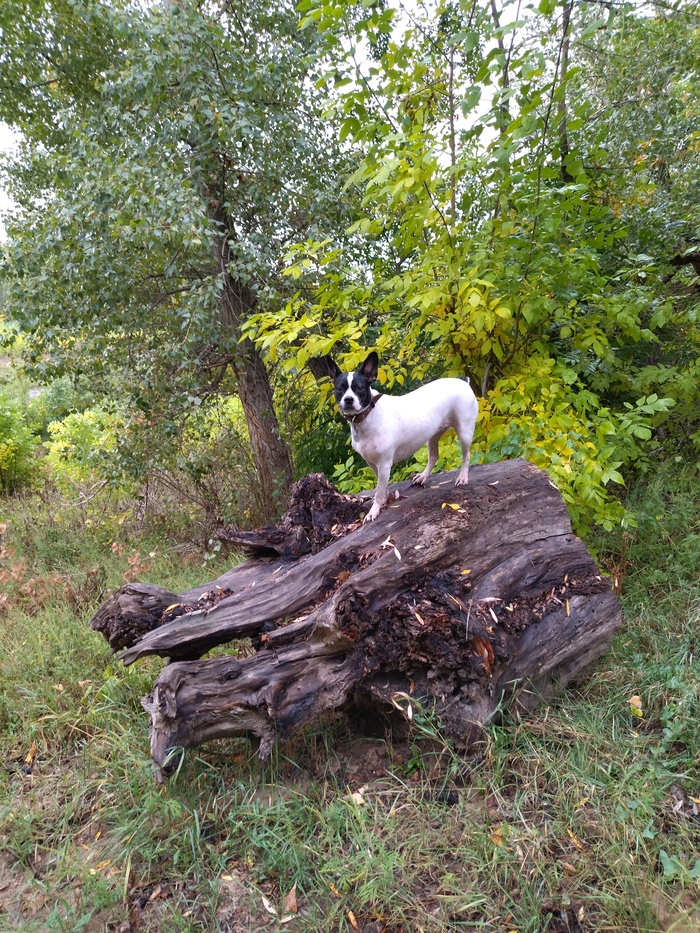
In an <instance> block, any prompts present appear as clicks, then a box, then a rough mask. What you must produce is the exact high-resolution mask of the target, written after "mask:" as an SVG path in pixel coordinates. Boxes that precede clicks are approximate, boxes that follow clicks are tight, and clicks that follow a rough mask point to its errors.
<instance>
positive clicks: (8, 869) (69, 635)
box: [0, 465, 700, 933]
mask: <svg viewBox="0 0 700 933" xmlns="http://www.w3.org/2000/svg"><path fill="white" fill-rule="evenodd" d="M674 466H675V470H671V469H670V468H668V469H666V470H665V471H662V472H660V473H659V474H658V475H656V476H655V477H654V478H653V479H649V480H645V481H644V482H643V483H640V484H639V486H638V487H637V488H636V489H635V490H633V492H632V493H631V495H630V497H629V500H628V504H629V505H630V506H631V507H633V508H634V509H636V511H637V513H638V516H639V528H638V529H637V531H635V532H634V534H631V535H628V536H626V537H625V538H624V539H623V538H622V537H619V536H618V537H615V536H609V537H607V538H605V539H599V540H597V541H595V542H592V544H594V545H595V547H596V550H597V552H598V553H599V555H600V559H601V562H602V564H603V565H604V566H605V567H606V569H608V570H609V571H610V572H611V573H612V574H613V575H615V574H617V575H618V576H619V577H620V579H621V582H622V602H623V613H624V619H625V623H624V625H623V627H622V629H621V631H620V632H619V634H618V636H617V637H616V640H615V643H614V645H613V648H612V650H611V651H610V653H609V654H608V655H607V657H606V658H605V659H604V661H603V662H602V663H601V664H600V665H599V667H598V668H597V669H596V670H595V671H594V672H592V674H591V675H590V677H589V678H588V679H587V680H586V681H585V682H584V683H581V684H580V685H579V686H578V688H577V689H573V690H569V691H567V692H566V693H565V694H564V696H563V697H561V699H559V700H558V701H557V702H556V703H553V704H551V705H549V706H547V707H543V708H541V709H539V710H537V711H535V712H534V713H531V714H529V715H528V716H527V717H523V718H520V719H513V718H509V719H507V720H506V722H505V723H504V725H502V726H500V727H495V726H494V727H491V728H490V729H489V730H488V732H487V735H486V737H485V740H484V743H483V746H482V747H481V748H479V749H477V750H476V751H475V753H474V754H472V755H470V756H467V757H460V756H459V755H456V754H454V753H453V752H452V751H451V750H450V749H449V748H447V747H446V746H445V745H444V744H443V743H441V741H440V739H439V735H436V733H435V729H434V724H433V723H431V722H430V721H429V720H427V719H425V718H421V719H420V721H419V722H418V724H417V726H416V729H415V731H414V733H413V735H412V736H411V737H410V738H409V740H408V741H405V740H401V741H399V740H398V739H397V740H395V741H392V740H391V737H390V736H387V737H385V739H381V740H379V739H375V740H370V739H365V740H361V739H358V738H357V737H355V736H353V735H351V734H350V733H349V731H348V727H347V725H346V724H345V723H344V722H343V721H341V720H339V719H334V720H330V721H328V722H325V723H321V724H319V725H318V726H317V727H316V728H315V729H313V730H309V731H308V732H307V733H305V734H304V735H302V736H298V737H296V738H294V739H293V740H292V741H291V742H289V743H288V744H287V745H285V746H280V747H279V748H278V749H277V750H276V752H275V755H274V756H273V760H272V761H270V762H267V763H261V762H259V761H258V760H257V759H255V758H254V757H253V756H252V754H251V749H250V746H249V744H248V743H247V742H246V741H244V740H238V741H227V742H220V743H212V744H210V745H206V746H204V747H202V748H201V749H196V750H193V751H192V752H190V754H189V755H188V756H187V758H186V760H185V762H184V764H183V766H182V768H181V769H180V771H179V773H178V774H177V776H176V777H174V778H172V779H171V781H170V782H169V784H168V785H166V786H163V787H158V786H157V785H155V784H154V782H153V779H152V774H151V767H150V763H149V756H148V734H147V731H148V730H147V717H146V715H145V713H144V712H143V710H142V709H141V707H140V704H139V699H140V697H141V696H142V695H144V694H145V693H147V692H148V691H149V690H150V688H151V685H152V683H153V680H154V678H155V676H156V675H157V672H158V670H159V669H160V667H161V665H162V661H159V660H158V659H149V660H148V661H147V662H145V663H140V664H139V665H137V666H135V667H132V668H128V669H126V670H125V669H123V668H122V667H121V665H120V664H119V662H117V661H116V660H115V659H114V658H113V657H112V656H111V654H110V652H109V650H108V648H107V646H106V644H105V643H104V642H103V641H102V640H101V638H99V637H98V636H97V635H95V633H93V632H91V631H90V630H89V628H88V627H87V620H88V619H89V617H90V614H91V612H92V611H93V610H94V608H95V606H96V605H97V604H98V603H99V601H100V599H101V594H100V593H99V592H98V591H97V590H95V589H94V588H93V590H91V588H90V586H89V585H88V580H89V578H88V575H87V572H88V571H89V570H90V569H92V568H93V567H97V566H99V567H101V568H102V569H101V571H100V579H102V580H104V586H105V587H106V588H107V589H109V588H112V587H115V586H117V585H119V583H120V582H121V579H122V573H123V572H124V571H125V570H126V569H127V563H126V561H127V556H128V554H129V553H131V549H132V548H133V549H136V550H138V551H139V552H140V553H142V554H144V555H145V554H147V553H149V552H150V551H151V550H155V551H156V553H157V556H156V558H154V559H152V561H151V563H152V566H151V568H150V570H149V571H148V572H147V573H146V574H144V575H143V578H145V579H150V580H153V581H154V582H158V583H161V584H162V585H165V586H168V587H169V588H171V589H173V590H174V591H178V590H182V589H184V588H186V587H187V586H190V585H193V584H195V583H197V582H201V580H202V579H209V578H212V577H213V576H215V575H216V574H217V573H218V572H220V571H221V569H222V566H221V565H218V566H208V567H207V568H206V569H203V568H202V566H201V562H200V563H199V564H191V565H189V566H186V567H183V566H181V560H180V557H179V552H169V551H168V549H167V546H166V545H165V544H164V543H163V542H159V541H157V540H155V539H154V538H153V537H151V538H149V539H148V540H133V541H130V542H129V547H128V548H127V549H126V550H125V551H124V552H123V553H122V555H121V557H120V556H119V555H118V554H116V553H113V552H112V551H111V550H110V548H109V541H108V540H107V538H100V537H99V535H96V534H95V533H94V532H92V533H90V532H89V530H88V531H81V530H80V529H79V528H77V527H76V528H74V529H73V532H72V535H71V538H70V540H69V541H68V542H65V543H64V545H63V548H62V549H61V548H60V547H57V546H56V547H55V546H54V545H55V543H56V542H55V541H54V540H53V539H52V538H51V537H50V535H48V532H47V531H46V528H44V527H41V526H40V525H38V524H37V527H36V535H34V536H32V535H31V524H32V522H30V521H29V520H28V519H27V513H26V504H25V505H17V506H16V509H17V510H18V511H17V512H16V514H15V515H14V517H13V516H11V518H13V524H12V525H11V527H10V529H9V530H8V541H7V542H6V543H7V544H9V545H10V546H12V547H14V548H15V549H16V554H15V555H14V557H12V558H11V559H9V560H7V559H6V560H3V561H2V564H3V566H10V564H11V563H12V562H16V561H18V560H20V559H22V558H23V559H24V560H25V561H26V563H27V571H26V575H27V579H32V578H33V579H41V578H43V577H46V576H47V575H48V574H51V573H54V574H56V573H58V574H60V575H61V580H62V582H61V584H60V586H59V585H58V584H56V587H55V589H53V590H51V591H50V592H49V594H48V595H47V596H46V598H43V597H42V598H41V599H37V598H34V599H33V598H32V597H31V595H30V596H27V597H24V596H22V594H21V593H20V592H19V590H18V588H17V586H16V585H15V582H14V581H10V582H9V584H8V593H10V594H11V599H10V601H9V603H8V605H7V606H6V607H5V611H4V614H3V615H2V616H0V657H1V658H2V660H1V661H0V664H1V672H2V679H1V681H0V750H1V758H0V763H1V764H2V766H3V767H4V768H5V771H4V774H3V780H2V781H1V782H0V931H3V933H4V931H5V930H7V931H10V930H12V931H14V930H18V931H47V933H53V931H66V933H67V931H71V933H73V931H75V933H77V931H95V933H96V931H106V930H114V931H116V930H124V931H130V930H134V931H135V930H139V931H154V933H155V931H161V930H163V931H203V930H212V931H215V930H221V931H247V930H252V931H256V930H270V931H276V930H290V931H300V930H309V931H329V933H330V931H352V930H354V929H360V930H364V931H365V933H379V931H382V930H383V931H385V933H398V931H400V930H404V931H406V933H409V931H410V933H414V931H415V933H420V931H425V933H448V931H450V933H451V931H462V930H464V931H467V930H468V931H485V933H507V931H509V930H513V931H517V933H560V931H565V930H571V931H585V933H592V931H620V933H631V931H645V933H652V931H668V930H675V931H676V933H681V931H683V933H686V931H690V930H698V929H700V890H699V888H698V884H699V880H700V879H699V878H698V876H699V875H700V863H698V861H697V860H698V859H700V820H698V819H697V818H695V816H694V814H693V812H692V808H693V804H692V800H690V797H695V798H700V740H699V739H698V722H700V667H699V664H698V660H697V658H698V654H699V650H700V646H699V644H698V641H699V639H700V635H699V632H700V571H699V568H700V476H699V474H698V471H697V470H696V469H695V468H694V467H693V468H691V467H683V466H682V465H674ZM23 509H24V510H25V511H22V510H23ZM33 515H34V519H33V520H37V519H38V518H39V517H40V515H39V512H38V511H37V512H36V513H33ZM23 516H24V517H23ZM66 581H72V582H73V585H74V586H73V588H74V590H75V591H76V592H77V593H78V596H79V598H78V599H77V601H76V599H73V600H72V601H71V600H67V599H66V596H65V592H64V590H63V586H64V585H65V583H66ZM81 587H82V590H81V589H80V588H81ZM35 589H36V584H35ZM76 604H77V606H78V609H77V610H76ZM635 695H636V696H639V697H640V700H641V706H642V717H641V718H638V717H635V716H633V715H632V713H631V709H630V703H629V700H630V697H632V696H635ZM27 760H29V761H31V773H25V772H26V771H27V770H28V768H29V765H28V764H27ZM375 766H376V767H375ZM373 772H376V773H373ZM673 788H675V791H674V790H673ZM678 788H682V789H683V791H685V792H686V794H687V795H689V797H688V796H686V797H685V798H684V797H683V794H682V792H681V791H679V790H678ZM447 791H452V795H451V796H450V797H447V796H446V792H447ZM357 792H359V793H360V797H357V798H355V799H354V798H353V797H352V793H357ZM674 793H675V796H674ZM679 793H680V800H681V805H682V806H681V807H680V808H679V809H678V810H677V811H674V804H675V803H676V802H677V800H678V799H679V797H678V795H679ZM294 885H296V899H297V904H298V908H299V912H298V913H297V914H296V915H294V917H293V919H292V920H291V921H289V922H287V923H281V919H282V917H283V914H284V911H283V902H284V899H285V897H286V896H287V895H288V894H289V892H290V891H291V890H292V888H293V886H294ZM263 898H265V899H266V901H267V904H268V905H269V907H270V908H272V909H274V910H276V911H277V915H273V914H272V913H270V912H269V910H268V909H267V908H266V907H265V904H264V902H263ZM694 912H695V913H694Z"/></svg>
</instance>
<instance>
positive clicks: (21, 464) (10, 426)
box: [0, 391, 40, 495]
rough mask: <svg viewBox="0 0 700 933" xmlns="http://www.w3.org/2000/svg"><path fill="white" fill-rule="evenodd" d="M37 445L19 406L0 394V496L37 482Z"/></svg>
mask: <svg viewBox="0 0 700 933" xmlns="http://www.w3.org/2000/svg"><path fill="white" fill-rule="evenodd" d="M37 443H38V440H37V439H36V438H35V437H34V435H33V434H32V431H31V428H30V427H29V425H28V424H27V422H26V420H25V417H24V412H23V409H22V406H21V405H20V404H19V403H18V402H17V401H15V400H14V399H11V398H10V397H8V395H7V393H6V392H4V391H2V392H0V493H2V494H3V495H8V494H10V493H14V492H17V491H19V490H20V489H21V488H22V487H23V486H27V485H30V484H31V483H32V482H33V481H34V480H36V479H38V477H39V472H40V471H39V465H38V463H37V461H36V460H35V459H34V451H35V450H36V447H37Z"/></svg>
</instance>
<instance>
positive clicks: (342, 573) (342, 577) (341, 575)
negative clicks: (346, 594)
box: [336, 570, 351, 583]
mask: <svg viewBox="0 0 700 933" xmlns="http://www.w3.org/2000/svg"><path fill="white" fill-rule="evenodd" d="M350 576H351V573H350V571H349V570H341V571H340V573H339V574H338V576H337V577H336V580H337V581H338V583H345V581H346V580H347V579H348V578H349V577H350Z"/></svg>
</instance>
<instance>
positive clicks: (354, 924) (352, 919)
mask: <svg viewBox="0 0 700 933" xmlns="http://www.w3.org/2000/svg"><path fill="white" fill-rule="evenodd" d="M348 920H349V921H350V926H351V927H353V929H355V930H359V929H360V928H359V926H358V925H357V919H356V918H355V914H354V913H353V912H352V911H351V910H349V911H348Z"/></svg>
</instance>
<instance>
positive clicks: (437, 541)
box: [93, 460, 620, 774]
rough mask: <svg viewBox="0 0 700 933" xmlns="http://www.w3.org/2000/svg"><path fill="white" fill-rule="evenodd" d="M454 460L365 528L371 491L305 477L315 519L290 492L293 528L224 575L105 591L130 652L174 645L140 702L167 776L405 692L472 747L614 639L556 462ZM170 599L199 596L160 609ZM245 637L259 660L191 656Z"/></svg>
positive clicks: (257, 536)
mask: <svg viewBox="0 0 700 933" xmlns="http://www.w3.org/2000/svg"><path fill="white" fill-rule="evenodd" d="M455 475H456V474H449V473H447V474H435V475H433V476H432V477H431V478H430V480H429V484H428V486H427V488H425V489H422V488H419V487H411V486H410V485H409V484H408V483H402V484H399V486H398V490H399V493H400V495H401V498H400V499H398V500H395V501H394V502H392V503H391V504H390V505H389V507H388V508H387V509H386V510H385V511H384V512H382V513H381V515H380V516H379V518H378V519H377V520H376V521H375V522H372V523H368V524H364V525H363V524H360V523H359V517H360V515H361V514H362V512H363V511H364V510H365V508H366V506H365V505H364V503H363V501H362V500H360V499H357V498H355V497H344V496H341V495H340V494H339V493H336V492H334V491H332V490H330V491H329V488H328V484H327V483H325V481H323V480H322V479H321V478H320V477H318V476H317V477H306V478H305V483H306V485H305V487H304V497H306V499H307V500H308V502H311V503H313V502H314V501H316V499H315V498H314V496H315V495H316V494H317V495H318V497H319V499H318V501H319V502H320V501H323V507H322V508H319V509H318V510H317V516H319V515H320V514H321V513H323V514H325V516H326V518H325V519H321V518H318V520H317V522H316V525H314V520H313V519H312V517H311V516H312V514H313V513H314V509H313V508H308V507H307V508H306V509H303V508H301V506H300V504H299V503H297V505H299V508H300V511H299V514H298V515H297V517H296V518H292V517H290V513H291V512H292V511H293V508H294V507H293V508H292V510H290V513H288V514H287V515H286V516H285V518H284V519H283V521H282V522H281V523H280V526H276V527H270V528H268V529H263V530H261V531H259V532H255V533H252V534H251V536H249V537H248V538H247V539H246V540H244V541H241V540H240V539H239V542H237V543H247V544H248V545H249V546H250V547H252V548H254V549H255V551H256V553H258V554H263V555H265V556H264V557H260V556H259V557H256V558H252V559H249V560H248V561H246V562H245V563H243V564H241V565H240V566H238V567H236V568H234V569H233V570H232V571H229V573H227V574H225V575H224V576H223V577H221V578H219V580H217V581H215V582H214V584H207V585H206V586H204V587H200V588H198V589H197V590H193V591H189V593H187V594H179V595H178V596H176V597H175V596H173V594H170V593H168V592H167V591H163V590H159V589H158V588H150V590H149V589H146V590H141V591H138V592H134V586H135V585H133V584H132V585H131V587H132V590H131V591H130V592H129V593H128V594H127V593H125V592H122V595H121V597H119V595H118V594H115V596H114V597H112V600H116V603H114V602H113V603H112V609H109V610H108V609H107V606H108V605H109V601H108V604H106V605H105V607H103V609H102V610H100V612H99V613H98V614H97V615H96V616H95V620H97V619H98V617H99V620H100V626H101V630H102V631H103V632H104V633H105V637H109V636H108V632H110V631H114V630H115V628H114V626H112V627H111V628H110V625H109V624H106V620H107V618H108V617H110V613H111V618H112V619H114V618H116V617H117V616H118V617H119V619H120V625H119V631H120V636H119V638H120V639H121V641H122V643H123V644H127V643H128V644H129V645H130V646H129V647H128V648H127V650H126V651H124V652H123V654H122V655H121V657H122V658H123V660H124V663H126V664H130V663H133V662H134V661H136V660H137V659H138V658H140V657H143V656H145V655H149V654H160V655H162V656H166V657H169V658H171V659H175V663H171V664H169V665H167V666H166V667H165V668H164V670H163V671H162V672H161V674H160V676H159V677H158V679H157V681H156V683H155V685H154V689H153V691H152V693H151V694H150V695H149V696H148V697H146V698H144V700H143V701H142V702H143V705H144V707H145V708H146V710H147V711H148V712H149V714H150V717H151V725H150V734H151V752H152V755H153V760H154V763H155V764H156V766H157V769H158V773H159V774H162V772H163V770H166V771H167V769H168V767H171V766H172V762H170V764H169V765H168V766H167V767H166V762H167V761H168V756H169V749H172V748H173V747H188V746H191V745H196V744H198V743H201V742H204V741H209V740H210V739H213V738H220V737H223V736H232V735H242V734H248V735H255V736H258V737H259V739H260V748H259V754H260V755H261V756H263V757H264V756H265V755H267V754H269V751H270V749H271V747H272V743H273V742H274V741H275V739H276V738H282V739H284V738H287V737H288V736H290V735H292V734H293V733H294V732H295V731H297V730H298V729H300V728H301V727H303V726H304V725H305V724H306V723H309V722H311V721H313V720H314V719H315V718H317V717H318V716H319V715H320V714H321V713H323V712H325V711H327V710H333V709H343V708H347V707H348V705H352V704H356V705H364V706H366V705H367V704H370V705H373V706H374V707H378V708H380V709H386V710H389V709H391V708H392V707H393V706H395V705H396V703H397V702H398V701H397V697H401V700H400V704H401V705H403V706H404V707H405V706H406V703H408V702H411V700H410V699H407V698H414V699H415V700H419V701H421V702H422V703H427V704H428V705H429V706H431V707H432V708H433V709H434V711H435V713H436V714H437V716H438V717H439V719H440V721H441V724H442V727H443V729H444V730H445V733H446V734H447V735H448V736H449V737H450V738H451V739H453V740H454V741H455V742H456V743H457V744H459V745H461V746H466V745H468V744H469V743H470V742H472V741H473V739H474V737H475V735H476V734H477V731H478V726H479V724H481V723H484V722H485V721H486V720H487V719H488V718H489V717H490V716H492V715H493V713H494V711H495V710H496V709H497V708H498V707H499V705H500V704H501V703H502V701H503V699H504V698H506V697H508V696H511V697H514V699H515V701H516V702H519V703H522V704H524V705H529V704H531V703H532V702H534V700H535V698H536V697H537V695H541V694H544V695H547V694H548V693H551V691H552V690H553V689H554V687H555V686H556V685H557V684H561V685H566V684H567V683H570V682H571V681H572V680H573V679H575V678H576V677H578V676H579V675H580V674H581V673H582V671H583V670H584V669H585V668H586V667H587V666H589V665H590V664H591V663H592V662H593V661H595V660H596V659H597V658H599V657H600V656H601V655H602V654H603V653H604V652H605V651H606V650H607V648H608V646H609V644H610V641H611V639H612V636H613V633H614V631H615V629H616V628H617V626H618V625H619V623H620V612H619V605H618V602H617V599H616V597H615V596H614V594H613V593H612V590H611V588H610V586H609V584H608V582H607V581H606V580H605V579H604V578H602V577H601V575H600V572H599V570H598V568H597V566H596V564H595V561H594V560H593V558H592V557H591V555H590V554H589V553H588V552H587V550H586V548H585V546H584V545H583V543H582V542H581V541H580V540H579V539H578V538H576V537H575V536H574V535H573V534H572V532H571V527H570V523H569V518H568V513H567V510H566V506H565V504H564V502H563V500H562V498H561V496H560V494H559V492H558V491H557V490H556V489H555V487H554V486H553V484H552V483H551V481H550V479H549V477H548V476H547V475H546V474H545V473H543V472H542V471H540V470H538V469H537V468H536V467H534V466H532V465H531V464H529V463H526V462H525V461H522V460H513V461H507V462H504V463H498V464H490V465H487V466H474V467H473V468H472V470H471V471H470V477H469V479H470V482H469V485H468V486H467V487H455V486H454V485H453V483H454V478H455ZM324 484H325V485H324ZM314 490H316V492H314ZM334 509H335V511H334ZM338 510H340V511H342V512H343V518H344V521H335V518H337V515H336V512H337V511H338ZM299 529H301V531H300V530H299ZM304 538H305V539H306V542H308V544H307V543H305V542H304ZM326 540H328V541H329V542H330V543H327V544H325V546H324V543H325V541H326ZM290 542H291V543H290ZM300 542H301V545H300ZM319 548H321V549H320V550H319ZM314 550H315V553H312V552H313V551H314ZM300 551H301V556H298V557H297V556H295V554H298V553H299V552H300ZM304 552H306V553H304ZM275 553H277V554H280V553H281V554H282V555H284V556H280V557H276V558H274V557H273V556H271V555H273V554H275ZM217 587H218V588H220V589H217ZM122 590H123V591H125V590H126V588H122ZM154 590H158V592H153V591H154ZM225 590H229V591H230V595H226V594H225V592H224V591H225ZM222 592H223V593H224V595H223V596H221V594H222ZM207 594H208V595H207ZM202 596H204V597H205V602H207V605H204V606H202V605H197V602H196V601H197V600H198V599H199V598H200V597H202ZM127 597H128V598H127ZM171 598H172V599H173V602H179V603H180V606H179V607H178V610H177V611H180V610H182V609H183V607H184V608H185V609H187V610H189V611H185V612H184V613H183V614H181V615H179V616H178V617H177V618H170V616H169V615H168V613H165V615H164V616H163V614H162V613H161V617H160V619H156V618H155V617H156V615H157V611H158V607H162V609H165V608H167V607H166V600H168V599H171ZM138 599H143V602H144V616H145V617H147V622H143V621H141V622H140V621H139V613H138V611H137V609H136V607H135V601H138ZM120 600H121V602H120ZM214 603H215V604H214ZM115 605H116V606H117V609H118V612H117V613H116V615H115V610H114V606H115ZM124 607H126V608H124ZM127 610H128V611H127ZM170 611H171V613H172V612H174V611H175V610H172V609H171V610H170ZM127 619H128V621H129V622H130V623H131V624H132V626H133V629H132V633H133V637H130V636H127V635H126V632H125V629H126V628H127V624H126V620H127ZM95 620H93V626H94V627H96V628H98V627H100V626H98V625H97V624H96V623H95ZM149 626H150V628H149V630H148V631H145V634H144V633H143V630H144V628H148V627H149ZM243 635H255V636H256V642H255V644H256V647H257V653H256V655H255V656H254V657H248V658H242V659H237V658H235V657H230V656H229V657H219V658H215V659H208V660H196V659H197V658H199V657H201V655H202V654H203V653H204V652H206V651H207V650H209V649H210V648H211V647H213V646H214V645H217V644H221V643H223V642H225V641H229V640H231V639H233V638H238V637H241V636H243ZM112 641H115V639H114V637H112Z"/></svg>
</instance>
